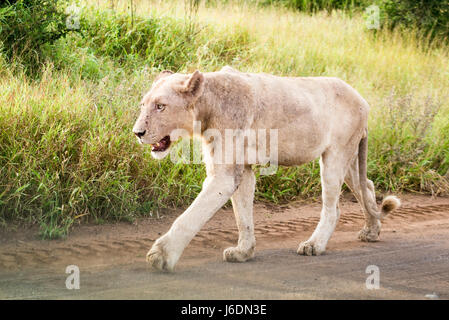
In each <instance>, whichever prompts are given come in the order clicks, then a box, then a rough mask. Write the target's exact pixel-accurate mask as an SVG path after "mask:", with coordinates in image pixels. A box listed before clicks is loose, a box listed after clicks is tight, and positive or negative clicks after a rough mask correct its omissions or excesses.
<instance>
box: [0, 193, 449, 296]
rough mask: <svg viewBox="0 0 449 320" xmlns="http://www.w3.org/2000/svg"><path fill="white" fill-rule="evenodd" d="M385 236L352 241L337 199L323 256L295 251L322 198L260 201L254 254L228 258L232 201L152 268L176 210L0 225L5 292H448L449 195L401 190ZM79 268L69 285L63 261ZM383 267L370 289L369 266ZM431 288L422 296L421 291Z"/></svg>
mask: <svg viewBox="0 0 449 320" xmlns="http://www.w3.org/2000/svg"><path fill="white" fill-rule="evenodd" d="M401 198H402V200H403V207H402V208H401V209H400V210H399V211H397V212H396V213H394V214H393V215H392V216H390V217H388V218H387V219H385V221H384V224H383V230H382V234H381V241H380V242H377V243H363V242H360V241H357V239H356V238H357V236H356V235H357V231H358V230H359V229H360V228H361V227H362V225H363V217H362V214H361V212H360V209H359V206H358V204H357V203H354V202H352V201H351V200H348V199H342V201H341V212H342V216H341V218H340V222H339V224H338V227H337V230H336V232H335V233H334V235H333V236H332V238H331V241H330V242H329V245H328V248H327V252H326V254H325V255H322V256H318V257H304V256H299V255H297V254H296V248H297V246H298V244H299V242H301V241H303V240H305V239H307V238H308V236H310V234H311V233H312V232H313V229H314V228H315V226H316V224H317V222H318V220H319V212H320V204H319V203H314V204H301V203H293V204H289V205H285V206H273V205H265V204H260V203H259V204H256V206H255V221H256V237H257V253H256V258H255V259H254V260H252V261H250V262H247V263H241V264H240V263H225V262H223V261H222V251H223V249H225V248H227V247H229V246H231V245H232V246H233V245H235V243H236V241H237V229H236V227H235V222H234V217H233V213H232V209H231V208H228V209H222V210H220V211H219V212H218V213H217V214H216V215H215V217H214V218H213V219H212V220H211V221H210V222H209V223H208V224H207V225H206V226H205V228H204V229H203V230H202V231H201V232H200V233H199V234H198V235H197V236H196V237H195V239H194V240H193V241H192V242H191V244H190V245H189V247H188V248H187V250H186V251H185V253H184V255H183V256H182V257H181V260H180V262H179V264H178V265H177V268H176V272H175V273H172V274H168V273H160V272H153V271H150V270H148V268H147V266H146V263H145V254H146V252H147V251H148V249H149V248H150V247H151V245H152V243H153V242H154V240H155V239H156V238H157V237H158V236H159V235H161V234H163V233H164V232H165V231H166V230H168V228H169V227H170V225H171V223H172V221H173V220H174V218H175V217H176V215H177V214H179V213H180V212H171V213H168V214H167V215H166V216H163V217H162V218H160V219H143V220H140V221H138V223H136V224H125V223H118V224H108V225H101V226H93V225H87V226H86V225H83V226H78V227H76V228H75V229H74V230H73V231H72V232H71V233H70V235H69V237H68V238H67V239H65V240H56V241H55V240H53V241H42V240H39V239H38V238H37V234H36V230H35V229H29V230H19V231H17V232H6V231H1V232H0V298H1V299H24V298H25V299H29V298H32V299H40V298H52V299H53V298H54V299H119V298H124V299H317V298H324V299H374V298H376V299H379V298H380V299H394V298H399V299H402V298H404V299H429V298H433V299H435V298H440V299H449V198H436V199H431V198H430V197H425V196H411V195H403V196H401ZM68 265H77V266H78V267H79V269H80V289H79V290H68V289H67V288H66V285H65V282H66V278H67V276H69V275H68V274H66V273H65V270H66V266H68ZM370 265H375V266H377V267H378V268H379V279H380V288H379V289H377V290H376V289H372V290H368V289H367V288H366V279H367V277H369V276H370V275H369V274H367V273H366V269H367V267H368V266H370ZM426 295H427V297H426Z"/></svg>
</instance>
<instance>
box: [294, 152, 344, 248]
mask: <svg viewBox="0 0 449 320" xmlns="http://www.w3.org/2000/svg"><path fill="white" fill-rule="evenodd" d="M347 163H348V161H347V160H346V157H345V155H344V153H340V152H337V151H332V150H330V151H326V152H325V153H323V155H322V156H321V159H320V168H321V186H322V198H323V208H322V210H321V218H320V221H319V223H318V226H317V227H316V229H315V231H314V232H313V234H312V236H311V237H310V238H309V239H308V240H307V241H304V242H302V243H301V244H300V245H299V248H298V251H297V252H298V254H301V255H307V256H311V255H320V254H322V253H323V252H324V251H325V250H326V245H327V242H328V241H329V239H330V237H331V235H332V233H333V232H334V230H335V226H336V225H337V222H338V219H339V217H340V209H339V207H338V201H339V197H340V192H341V186H342V185H343V180H344V176H345V172H346V170H347Z"/></svg>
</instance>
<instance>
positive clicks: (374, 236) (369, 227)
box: [345, 157, 382, 242]
mask: <svg viewBox="0 0 449 320" xmlns="http://www.w3.org/2000/svg"><path fill="white" fill-rule="evenodd" d="M345 183H346V185H347V186H348V187H349V189H351V191H352V193H353V194H354V196H355V198H356V199H357V201H358V202H359V204H360V206H361V207H362V211H363V214H364V215H365V225H364V227H363V228H362V230H360V232H359V235H358V237H359V239H360V240H362V241H367V242H373V241H377V240H378V239H379V234H380V229H381V227H382V224H381V222H380V219H377V218H376V217H374V216H373V215H371V214H370V213H369V212H368V211H367V210H366V208H365V205H364V202H363V196H362V189H361V186H360V176H359V159H358V157H355V159H354V160H353V162H352V163H351V165H350V167H349V169H348V173H347V174H346V177H345ZM367 187H368V190H367V194H368V199H369V200H368V201H371V202H372V203H373V204H371V205H375V203H376V195H375V192H374V184H373V182H372V181H371V180H367Z"/></svg>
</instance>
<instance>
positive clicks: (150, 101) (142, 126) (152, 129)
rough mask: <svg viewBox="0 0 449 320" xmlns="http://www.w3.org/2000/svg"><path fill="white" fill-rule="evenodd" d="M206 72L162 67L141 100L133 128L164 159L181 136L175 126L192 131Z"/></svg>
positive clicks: (155, 155) (140, 140) (153, 152)
mask: <svg viewBox="0 0 449 320" xmlns="http://www.w3.org/2000/svg"><path fill="white" fill-rule="evenodd" d="M203 87H204V76H203V74H202V73H201V72H199V71H195V72H194V73H193V74H191V75H185V74H179V73H173V72H171V71H162V72H161V74H160V75H159V76H158V77H157V78H156V79H155V80H154V82H153V85H152V87H151V89H150V91H149V92H148V93H147V94H145V96H144V97H143V99H142V102H141V111H140V115H139V118H138V119H137V121H136V124H135V125H134V128H133V132H134V134H135V135H136V136H137V139H138V141H139V142H140V143H143V144H150V145H151V154H152V155H153V157H155V158H158V159H161V158H163V157H165V156H166V155H167V154H168V151H169V148H170V146H171V144H172V143H173V142H175V141H174V140H175V139H177V138H178V137H177V136H175V135H173V132H174V131H175V130H176V129H184V130H186V131H187V132H189V133H191V132H192V130H193V129H192V126H193V112H192V107H193V104H194V103H195V102H196V101H197V99H198V98H199V97H200V96H201V94H202V92H203Z"/></svg>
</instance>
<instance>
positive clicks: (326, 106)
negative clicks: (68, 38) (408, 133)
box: [133, 67, 400, 270]
mask: <svg viewBox="0 0 449 320" xmlns="http://www.w3.org/2000/svg"><path fill="white" fill-rule="evenodd" d="M155 102H158V103H163V104H165V105H166V108H165V110H164V111H162V112H158V111H156V110H155V109H154V104H155ZM368 111H369V106H368V104H367V102H366V101H365V100H364V99H363V98H362V97H361V96H360V95H359V94H358V93H357V91H356V90H355V89H353V88H352V87H351V86H349V85H348V84H347V83H345V82H344V81H342V80H340V79H337V78H326V77H310V78H301V77H298V78H294V77H277V76H273V75H269V74H251V73H243V72H239V71H237V70H235V69H232V68H231V67H225V68H223V69H222V70H221V71H219V72H211V73H204V74H202V73H200V72H199V71H196V72H195V73H193V74H191V75H184V74H177V73H175V74H173V73H171V72H163V73H161V75H160V76H159V77H158V79H157V80H156V81H154V83H153V86H152V88H151V90H150V91H149V92H148V93H147V94H146V95H145V97H144V98H143V100H142V111H141V114H140V116H139V118H138V120H137V122H136V124H135V126H134V129H133V130H134V132H136V133H138V132H143V131H144V130H146V131H145V132H146V133H145V135H144V136H143V137H142V138H141V139H140V141H141V142H142V143H147V144H153V143H156V142H158V141H159V140H160V139H162V138H163V137H164V136H166V135H169V134H170V133H171V132H172V130H174V129H179V128H182V129H185V130H186V131H187V132H188V133H189V134H190V135H192V134H193V132H194V130H193V122H194V121H201V124H202V128H201V130H202V132H204V131H205V130H206V129H210V128H213V129H216V130H218V131H219V132H221V133H222V134H223V136H224V130H225V129H267V130H268V129H278V159H277V161H278V163H279V164H280V165H286V166H295V165H301V164H304V163H307V162H310V161H312V160H314V159H316V158H320V167H321V182H322V193H323V195H322V198H323V208H322V211H321V219H320V221H319V223H318V226H317V227H316V230H315V231H314V232H313V234H312V236H311V237H310V238H309V239H308V240H307V241H304V242H302V243H301V244H300V245H299V248H298V253H299V254H303V255H319V254H322V253H323V252H324V251H325V249H326V245H327V242H328V240H329V238H330V237H331V235H332V233H333V231H334V229H335V226H336V224H337V221H338V218H339V215H340V211H339V207H338V202H339V196H340V192H341V186H342V184H343V182H346V184H347V185H348V186H349V187H350V189H351V190H352V191H353V192H354V194H355V196H356V198H357V200H358V201H359V203H360V204H361V206H362V209H363V211H364V213H365V226H364V227H363V229H362V230H361V231H360V233H359V238H360V239H361V240H363V241H376V240H378V237H379V233H380V227H381V224H380V219H381V218H382V217H383V216H385V215H386V214H387V213H389V212H391V211H393V210H395V209H396V208H397V207H399V205H400V201H399V199H397V198H396V197H394V196H390V197H387V198H385V200H384V201H383V203H382V207H381V209H380V210H379V208H378V207H377V204H376V198H375V193H374V185H373V183H372V181H370V180H368V179H367V177H366V152H367V144H366V141H367V134H368V133H367V119H368ZM268 147H269V146H268ZM167 153H168V151H166V152H165V153H164V154H162V155H161V154H160V153H156V154H154V156H156V157H159V158H160V157H161V156H165V155H166V154H167ZM203 153H204V159H205V162H206V170H207V178H206V180H205V181H204V183H203V188H202V190H201V192H200V193H199V195H198V197H197V198H196V199H195V201H194V202H193V203H192V204H191V205H190V206H189V208H188V209H187V210H186V211H185V212H184V213H183V214H182V215H180V216H179V217H178V218H177V219H176V220H175V222H174V223H173V225H172V227H171V228H170V230H169V231H168V232H167V233H166V234H164V235H163V236H162V237H161V238H159V239H158V240H157V241H156V243H155V244H154V245H153V247H152V248H151V250H150V251H149V252H148V254H147V261H148V262H149V263H150V265H151V266H153V267H155V268H158V269H162V270H172V269H173V267H174V266H175V264H176V263H177V261H178V259H179V257H180V256H181V254H182V252H183V250H184V248H185V247H186V246H187V245H188V243H189V242H190V241H191V240H192V238H193V237H194V236H195V234H196V233H197V232H198V231H199V230H200V229H201V228H202V226H203V225H204V224H205V223H206V222H207V221H208V220H209V219H210V218H211V217H212V216H213V215H214V214H215V212H216V211H217V210H218V209H220V208H221V207H222V206H223V205H224V204H225V203H226V202H227V201H228V200H229V199H230V198H231V200H232V205H233V208H234V213H235V217H236V221H237V226H238V229H239V240H238V244H237V246H236V247H232V248H228V249H226V250H225V251H224V253H223V256H224V259H225V260H226V261H240V262H242V261H246V260H248V259H250V258H252V257H253V256H254V248H255V244H256V240H255V236H254V224H253V212H252V211H253V199H254V189H255V177H254V173H253V171H252V168H251V165H249V164H247V163H246V164H243V165H237V164H227V165H225V164H216V163H215V162H214V155H215V153H214V142H213V141H208V140H206V139H204V140H203Z"/></svg>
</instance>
